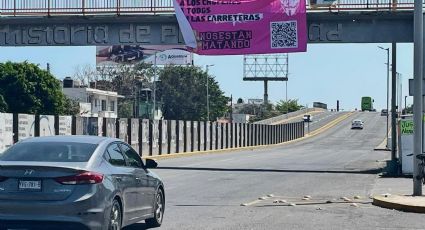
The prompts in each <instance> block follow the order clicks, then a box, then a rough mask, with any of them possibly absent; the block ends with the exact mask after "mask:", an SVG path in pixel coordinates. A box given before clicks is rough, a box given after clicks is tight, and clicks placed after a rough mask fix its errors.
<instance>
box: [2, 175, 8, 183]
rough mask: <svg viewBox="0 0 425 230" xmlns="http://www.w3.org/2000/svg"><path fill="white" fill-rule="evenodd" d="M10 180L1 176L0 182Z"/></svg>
mask: <svg viewBox="0 0 425 230" xmlns="http://www.w3.org/2000/svg"><path fill="white" fill-rule="evenodd" d="M7 179H8V178H7V177H5V176H0V182H3V181H5V180H7Z"/></svg>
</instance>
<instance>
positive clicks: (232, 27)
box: [174, 0, 307, 55]
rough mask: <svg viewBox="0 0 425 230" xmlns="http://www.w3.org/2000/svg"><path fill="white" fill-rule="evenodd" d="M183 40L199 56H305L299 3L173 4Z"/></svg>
mask: <svg viewBox="0 0 425 230" xmlns="http://www.w3.org/2000/svg"><path fill="white" fill-rule="evenodd" d="M174 8H175V10H176V17H177V19H178V22H179V25H180V29H181V31H182V33H183V37H184V40H185V42H186V45H187V46H188V47H191V48H192V49H193V50H192V51H193V52H195V53H198V54H201V55H238V54H265V53H291V52H305V51H306V50H307V19H306V6H305V1H303V0H174Z"/></svg>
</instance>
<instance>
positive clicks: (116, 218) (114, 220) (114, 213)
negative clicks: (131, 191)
mask: <svg viewBox="0 0 425 230" xmlns="http://www.w3.org/2000/svg"><path fill="white" fill-rule="evenodd" d="M121 216H122V215H121V206H120V203H119V202H118V201H117V200H114V201H113V202H112V208H111V214H110V215H109V217H110V220H109V228H108V229H109V230H121Z"/></svg>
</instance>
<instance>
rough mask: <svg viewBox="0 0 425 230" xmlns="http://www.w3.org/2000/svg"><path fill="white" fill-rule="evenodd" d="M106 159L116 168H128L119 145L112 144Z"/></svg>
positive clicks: (107, 151) (107, 150)
mask: <svg viewBox="0 0 425 230" xmlns="http://www.w3.org/2000/svg"><path fill="white" fill-rule="evenodd" d="M105 155H106V156H105V159H106V160H107V161H108V162H109V163H111V165H115V166H126V163H125V159H124V156H123V154H122V153H121V150H120V148H119V147H118V145H117V144H112V145H110V146H109V147H108V148H107V149H106V153H105Z"/></svg>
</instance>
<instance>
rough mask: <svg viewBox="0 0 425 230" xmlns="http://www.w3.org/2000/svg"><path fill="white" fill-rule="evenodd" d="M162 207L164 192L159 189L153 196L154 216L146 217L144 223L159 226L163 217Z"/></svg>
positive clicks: (163, 206)
mask: <svg viewBox="0 0 425 230" xmlns="http://www.w3.org/2000/svg"><path fill="white" fill-rule="evenodd" d="M164 208H165V199H164V193H163V192H162V190H161V189H159V190H158V192H157V194H156V197H155V209H154V213H153V214H154V217H153V218H150V219H146V220H145V222H146V225H147V226H148V227H151V228H152V227H159V226H161V224H162V219H163V218H164Z"/></svg>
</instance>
